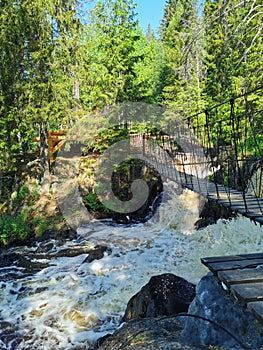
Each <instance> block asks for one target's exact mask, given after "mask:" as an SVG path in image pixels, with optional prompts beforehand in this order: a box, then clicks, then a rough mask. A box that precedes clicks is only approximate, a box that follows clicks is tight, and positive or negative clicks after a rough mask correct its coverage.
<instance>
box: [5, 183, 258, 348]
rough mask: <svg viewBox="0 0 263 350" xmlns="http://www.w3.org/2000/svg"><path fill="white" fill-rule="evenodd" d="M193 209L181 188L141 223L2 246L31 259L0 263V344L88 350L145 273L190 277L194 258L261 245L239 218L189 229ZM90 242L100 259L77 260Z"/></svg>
mask: <svg viewBox="0 0 263 350" xmlns="http://www.w3.org/2000/svg"><path fill="white" fill-rule="evenodd" d="M198 207H199V198H198V196H197V195H195V194H193V193H192V192H190V191H187V190H186V191H184V192H183V193H182V194H181V195H175V196H173V197H171V198H170V199H168V200H166V202H164V203H163V204H162V205H161V206H160V208H159V212H158V214H157V219H156V220H153V221H151V220H150V221H149V222H148V224H137V225H133V226H130V227H125V226H120V225H119V226H117V225H105V224H103V223H98V222H93V223H91V224H90V225H89V226H88V227H86V228H81V229H80V230H79V232H78V238H77V239H76V240H74V241H68V242H64V243H61V242H60V243H59V242H55V241H49V242H42V243H39V244H37V245H35V246H34V247H18V248H12V249H10V250H9V252H8V253H10V254H11V253H16V254H18V256H22V257H24V258H26V259H27V261H30V263H31V265H30V264H29V267H28V266H25V264H24V265H23V264H22V266H21V264H20V265H19V264H16V263H14V265H13V266H9V267H2V268H1V277H0V328H1V329H0V349H2V350H4V349H18V350H22V349H23V350H25V349H28V350H29V349H30V350H33V349H36V350H50V349H56V350H62V349H63V350H66V349H75V350H77V349H89V347H91V346H92V344H93V342H94V341H95V340H96V339H97V338H99V337H101V336H103V335H104V334H106V333H109V332H113V331H114V330H115V329H116V328H117V327H118V325H119V324H120V322H121V317H122V315H123V313H124V311H125V307H126V304H127V302H128V300H129V299H130V297H131V296H132V295H134V294H135V293H136V292H138V291H139V290H140V288H141V287H142V286H143V285H144V284H146V283H147V282H148V281H149V279H150V277H151V276H153V275H157V274H161V273H165V272H170V273H174V274H177V275H179V276H182V277H184V278H186V279H187V280H189V281H191V282H193V283H197V282H198V280H199V279H200V278H201V277H202V276H203V275H205V274H206V273H207V269H206V268H205V267H204V266H202V264H201V263H200V258H201V257H205V256H211V255H212V256H213V255H226V254H241V253H254V252H260V251H261V250H262V233H263V231H262V228H261V227H260V226H257V225H255V224H254V223H252V222H250V221H249V220H248V219H246V218H241V217H240V218H237V219H233V220H231V221H226V220H220V221H218V223H217V224H216V225H211V226H208V227H206V228H204V229H202V230H199V231H196V230H195V229H194V222H195V221H196V220H197V219H198ZM98 244H103V245H106V246H107V248H108V249H107V251H106V252H105V253H104V256H103V258H102V259H100V260H93V261H92V262H90V263H89V262H84V260H85V259H86V258H87V256H88V254H87V253H86V251H87V250H90V249H92V248H94V247H95V246H96V245H98ZM72 252H75V254H72ZM30 266H31V267H30ZM32 266H38V268H37V269H34V268H33V267H32Z"/></svg>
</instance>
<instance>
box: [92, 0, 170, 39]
mask: <svg viewBox="0 0 263 350" xmlns="http://www.w3.org/2000/svg"><path fill="white" fill-rule="evenodd" d="M102 1H103V0H102ZM134 2H135V3H137V5H138V6H137V8H136V13H137V14H138V16H137V19H138V20H139V24H140V26H141V28H142V29H143V31H144V32H146V30H147V26H148V24H149V23H150V24H151V27H152V29H153V30H154V31H155V32H156V31H157V30H158V29H159V25H160V20H161V18H162V17H163V14H164V5H165V3H166V0H135V1H134ZM96 3H97V1H95V0H93V1H92V2H91V3H88V2H87V3H86V8H88V9H92V8H93V7H94V6H95V4H96Z"/></svg>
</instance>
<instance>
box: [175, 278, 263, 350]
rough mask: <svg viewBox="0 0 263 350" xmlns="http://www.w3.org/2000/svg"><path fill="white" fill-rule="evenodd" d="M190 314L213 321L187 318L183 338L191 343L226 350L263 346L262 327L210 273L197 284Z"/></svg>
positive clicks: (255, 349)
mask: <svg viewBox="0 0 263 350" xmlns="http://www.w3.org/2000/svg"><path fill="white" fill-rule="evenodd" d="M189 314H191V315H196V316H197V317H199V316H201V317H205V318H207V319H209V320H210V321H211V322H206V321H204V320H201V319H198V318H194V317H186V318H185V326H184V329H183V332H182V335H181V339H182V340H183V341H185V342H187V343H188V344H193V345H195V346H198V345H200V346H201V345H203V346H208V345H209V346H221V347H223V348H227V349H242V348H243V349H254V350H257V349H258V350H259V349H261V347H262V344H263V326H262V325H261V324H260V323H259V322H258V321H257V320H256V319H255V318H254V317H253V316H252V314H251V313H250V312H249V311H248V310H247V309H245V308H244V307H242V305H240V304H238V303H236V302H235V300H233V298H232V297H230V296H229V293H228V291H225V290H223V288H222V287H221V286H220V285H219V284H218V282H217V279H216V278H215V277H214V276H213V275H212V274H211V273H209V274H208V275H207V276H205V277H204V278H202V279H201V281H200V282H199V283H198V285H197V288H196V297H195V299H194V300H193V302H192V303H191V305H190V307H189ZM212 322H216V323H217V324H218V325H219V326H220V327H216V326H215V324H213V323H212ZM222 327H223V328H222ZM229 332H230V333H231V334H232V336H231V335H229ZM190 335H191V336H190ZM234 337H235V338H237V339H238V341H239V343H238V341H237V340H235V339H234Z"/></svg>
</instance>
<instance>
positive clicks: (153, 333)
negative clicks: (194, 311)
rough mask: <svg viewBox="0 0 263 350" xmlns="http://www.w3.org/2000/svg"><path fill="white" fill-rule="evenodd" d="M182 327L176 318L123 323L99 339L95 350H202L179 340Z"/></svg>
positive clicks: (146, 319)
mask: <svg viewBox="0 0 263 350" xmlns="http://www.w3.org/2000/svg"><path fill="white" fill-rule="evenodd" d="M181 330H182V325H181V323H180V322H179V320H178V319H177V318H176V317H172V316H170V317H162V318H160V317H159V318H145V319H141V320H133V321H129V322H128V323H125V324H124V325H123V326H122V327H121V328H119V329H118V330H117V331H116V332H115V333H114V334H113V335H112V336H108V335H107V336H106V337H105V338H104V339H103V338H101V339H100V340H99V342H98V343H97V347H95V349H100V350H112V349H114V350H157V349H167V350H168V349H171V350H172V349H180V350H197V349H198V350H202V349H207V348H203V347H202V346H201V347H200V346H198V347H195V346H187V345H186V344H184V343H183V342H182V341H180V340H179V337H180V332H181Z"/></svg>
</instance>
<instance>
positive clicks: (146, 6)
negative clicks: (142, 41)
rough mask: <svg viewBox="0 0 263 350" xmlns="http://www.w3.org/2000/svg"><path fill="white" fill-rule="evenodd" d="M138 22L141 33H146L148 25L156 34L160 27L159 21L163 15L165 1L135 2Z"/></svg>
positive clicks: (147, 0)
mask: <svg viewBox="0 0 263 350" xmlns="http://www.w3.org/2000/svg"><path fill="white" fill-rule="evenodd" d="M135 2H136V3H137V4H138V6H137V10H136V11H137V13H138V20H139V24H140V26H141V27H142V29H143V31H146V29H147V26H148V24H149V23H150V24H151V27H152V29H153V30H154V31H155V32H156V31H157V30H158V28H159V25H160V20H161V18H162V17H163V14H164V5H165V3H166V0H136V1H135Z"/></svg>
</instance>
